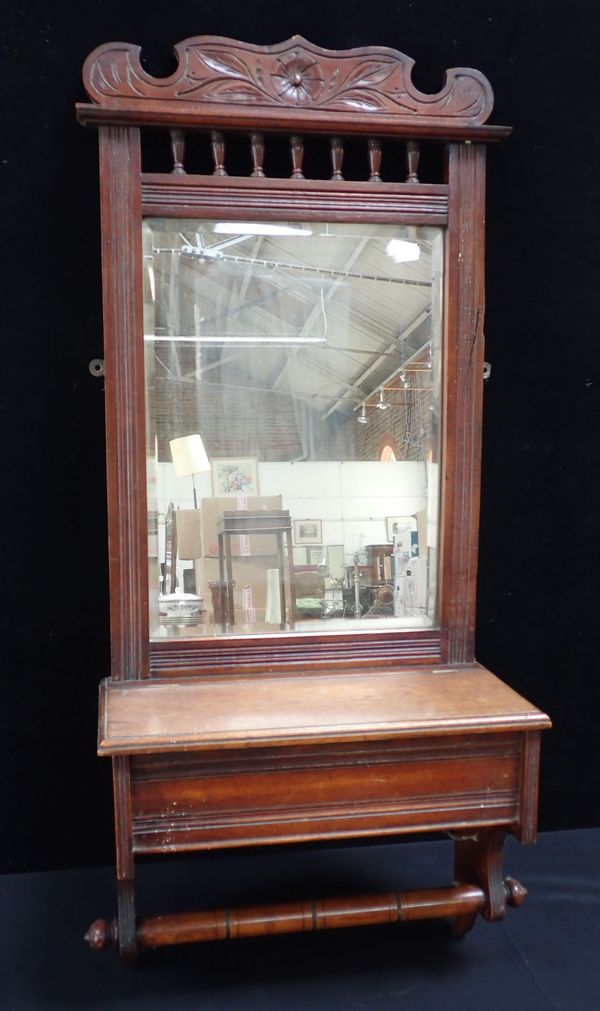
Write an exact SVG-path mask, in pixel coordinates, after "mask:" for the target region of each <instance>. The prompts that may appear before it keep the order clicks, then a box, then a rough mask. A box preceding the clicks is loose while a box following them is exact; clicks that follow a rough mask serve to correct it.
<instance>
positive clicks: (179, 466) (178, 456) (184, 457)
mask: <svg viewBox="0 0 600 1011" xmlns="http://www.w3.org/2000/svg"><path fill="white" fill-rule="evenodd" d="M169 446H170V447H171V457H172V459H173V466H174V467H175V474H176V475H177V477H189V475H190V474H201V473H202V471H206V470H210V461H209V459H208V456H207V455H206V450H205V448H204V443H203V442H202V438H201V437H200V436H199V435H183V436H182V437H181V438H180V439H171V441H170V442H169Z"/></svg>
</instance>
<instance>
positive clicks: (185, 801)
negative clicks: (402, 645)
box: [131, 732, 527, 852]
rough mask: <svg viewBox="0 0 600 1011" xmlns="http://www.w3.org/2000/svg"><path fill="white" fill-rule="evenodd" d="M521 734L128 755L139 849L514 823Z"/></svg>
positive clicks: (169, 849) (520, 773)
mask: <svg viewBox="0 0 600 1011" xmlns="http://www.w3.org/2000/svg"><path fill="white" fill-rule="evenodd" d="M526 737H527V735H526V734H524V733H521V732H505V733H490V734H464V735H446V736H443V735H442V736H438V737H429V738H425V739H423V738H417V737H414V738H404V739H399V738H396V739H395V740H388V741H376V742H371V743H368V742H362V743H357V744H337V745H319V746H307V747H299V746H294V747H271V748H253V749H246V750H240V749H233V750H220V751H216V750H215V751H208V752H206V751H205V752H194V753H187V754H186V753H179V754H176V753H174V754H157V755H140V756H135V757H133V758H132V760H131V761H132V797H133V837H134V849H135V850H136V851H137V852H173V851H177V850H186V849H208V848H217V847H222V846H243V845H252V844H264V843H277V842H282V843H283V842H300V841H305V840H311V839H315V840H316V839H328V838H340V837H350V836H366V835H379V834H394V833H403V832H409V831H410V832H414V831H431V830H436V829H445V830H458V829H460V828H463V827H466V828H468V827H471V826H475V825H477V826H482V825H496V824H498V825H500V824H504V825H512V826H513V827H514V826H516V825H517V824H518V823H519V821H520V820H521V807H522V803H523V798H522V796H521V795H522V786H521V784H522V782H523V765H524V754H525V751H526V749H525V747H524V744H525V740H526Z"/></svg>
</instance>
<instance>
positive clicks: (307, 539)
mask: <svg viewBox="0 0 600 1011" xmlns="http://www.w3.org/2000/svg"><path fill="white" fill-rule="evenodd" d="M322 543H323V524H322V522H321V520H294V544H322Z"/></svg>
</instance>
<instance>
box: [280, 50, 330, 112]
mask: <svg viewBox="0 0 600 1011" xmlns="http://www.w3.org/2000/svg"><path fill="white" fill-rule="evenodd" d="M271 79H272V81H273V91H274V92H275V94H276V95H279V97H280V98H282V99H283V100H284V101H285V100H289V101H291V102H297V103H299V104H300V103H302V102H316V100H317V99H318V97H319V95H320V93H321V91H322V89H323V77H322V76H321V73H320V70H319V66H318V64H317V62H316V60H314V59H311V58H310V57H308V56H307V55H306V54H304V53H296V52H292V53H291V54H290V55H289V56H288V57H284V58H283V59H281V60H276V62H275V65H274V67H273V70H272V71H271Z"/></svg>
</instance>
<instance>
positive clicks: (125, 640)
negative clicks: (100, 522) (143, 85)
mask: <svg viewBox="0 0 600 1011" xmlns="http://www.w3.org/2000/svg"><path fill="white" fill-rule="evenodd" d="M99 133H100V136H99V144H100V208H101V223H102V278H103V284H102V298H103V315H104V362H105V377H106V379H105V390H106V443H107V455H106V461H107V485H108V490H107V495H108V528H109V577H110V601H111V610H110V620H111V658H112V662H111V670H112V677H113V678H115V679H119V678H124V679H128V678H137V677H144V676H145V675H146V674H147V673H148V631H147V629H148V538H147V535H146V525H147V507H146V444H145V424H146V423H145V413H144V399H143V387H142V384H143V370H144V347H143V342H142V340H141V339H140V335H141V334H142V333H143V323H142V319H143V303H142V280H141V277H142V227H141V223H142V205H141V185H140V171H141V163H140V139H139V131H138V130H136V129H133V130H132V129H126V128H124V127H120V126H111V127H103V128H102V129H101V130H100V131H99Z"/></svg>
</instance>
